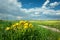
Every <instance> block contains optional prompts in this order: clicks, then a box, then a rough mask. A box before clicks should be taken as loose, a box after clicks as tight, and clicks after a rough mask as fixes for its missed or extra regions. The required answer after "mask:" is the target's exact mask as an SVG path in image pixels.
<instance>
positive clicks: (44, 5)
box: [42, 0, 50, 8]
mask: <svg viewBox="0 0 60 40" xmlns="http://www.w3.org/2000/svg"><path fill="white" fill-rule="evenodd" d="M49 2H50V1H49V0H46V2H45V3H44V4H43V6H42V8H46V5H47V4H48V3H49Z"/></svg>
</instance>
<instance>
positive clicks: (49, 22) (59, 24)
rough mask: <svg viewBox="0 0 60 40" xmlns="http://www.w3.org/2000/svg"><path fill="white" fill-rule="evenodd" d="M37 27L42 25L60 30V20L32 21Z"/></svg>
mask: <svg viewBox="0 0 60 40" xmlns="http://www.w3.org/2000/svg"><path fill="white" fill-rule="evenodd" d="M34 22H35V23H37V24H38V25H44V26H48V27H52V28H57V29H59V30H60V20H47V21H46V20H43V21H34ZM32 23H33V22H32Z"/></svg>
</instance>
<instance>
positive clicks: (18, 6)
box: [0, 0, 60, 20]
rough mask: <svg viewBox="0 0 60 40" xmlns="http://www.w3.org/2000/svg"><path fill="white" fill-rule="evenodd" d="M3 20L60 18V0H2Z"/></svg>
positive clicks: (1, 16) (0, 6) (0, 10)
mask: <svg viewBox="0 0 60 40" xmlns="http://www.w3.org/2000/svg"><path fill="white" fill-rule="evenodd" d="M0 19H2V20H22V19H23V20H56V19H57V20H60V0H0Z"/></svg>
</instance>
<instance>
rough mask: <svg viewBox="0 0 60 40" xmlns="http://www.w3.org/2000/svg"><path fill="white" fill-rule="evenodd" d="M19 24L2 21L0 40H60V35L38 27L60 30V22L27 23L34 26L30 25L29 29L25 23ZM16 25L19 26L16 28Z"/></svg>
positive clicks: (0, 21) (0, 24)
mask: <svg viewBox="0 0 60 40" xmlns="http://www.w3.org/2000/svg"><path fill="white" fill-rule="evenodd" d="M19 22H20V21H2V20H0V40H60V33H58V32H54V31H51V30H48V29H45V28H42V27H40V26H38V25H44V26H48V27H52V28H57V29H60V21H27V23H28V24H29V25H30V23H31V24H32V25H33V27H32V25H31V26H29V25H28V26H27V27H28V28H27V27H26V25H27V24H26V22H25V21H24V22H25V24H21V25H20V23H19ZM15 24H17V25H16V26H14V25H15ZM24 25H25V26H24ZM7 27H8V28H7ZM6 28H7V29H6Z"/></svg>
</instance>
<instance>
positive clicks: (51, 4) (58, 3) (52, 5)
mask: <svg viewBox="0 0 60 40" xmlns="http://www.w3.org/2000/svg"><path fill="white" fill-rule="evenodd" d="M58 5H60V2H54V3H50V7H52V8H54V7H56V6H58Z"/></svg>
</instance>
